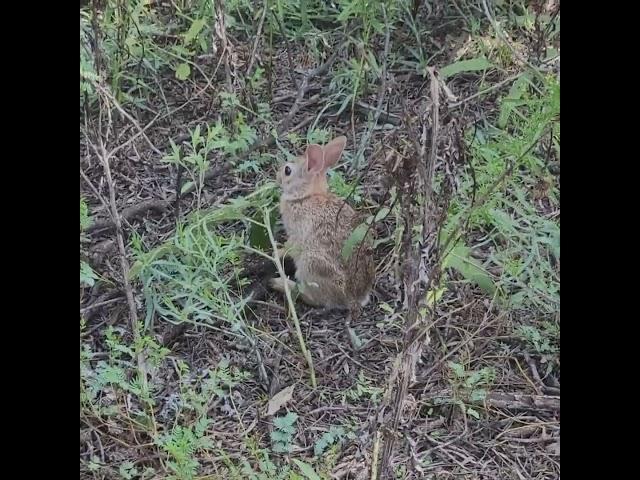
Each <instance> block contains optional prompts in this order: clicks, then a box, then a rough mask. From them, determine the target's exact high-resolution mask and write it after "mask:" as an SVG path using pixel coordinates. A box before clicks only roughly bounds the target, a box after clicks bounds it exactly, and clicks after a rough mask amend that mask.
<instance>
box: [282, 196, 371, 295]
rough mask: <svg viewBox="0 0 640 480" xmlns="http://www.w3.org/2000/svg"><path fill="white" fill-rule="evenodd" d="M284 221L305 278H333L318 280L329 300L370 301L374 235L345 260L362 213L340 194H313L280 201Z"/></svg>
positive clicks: (301, 274)
mask: <svg viewBox="0 0 640 480" xmlns="http://www.w3.org/2000/svg"><path fill="white" fill-rule="evenodd" d="M280 210H281V214H282V219H283V223H284V226H285V229H286V231H287V236H288V238H289V244H290V246H291V256H292V257H293V259H294V261H295V263H296V269H297V274H296V276H297V277H298V278H299V279H300V280H306V281H312V282H313V280H314V278H318V277H320V278H322V279H331V281H332V284H331V285H327V283H328V282H317V283H320V284H321V286H320V287H319V288H323V287H325V285H326V287H325V288H323V290H325V291H324V295H325V297H327V298H328V299H329V301H327V302H320V303H325V304H335V305H344V306H347V305H348V304H349V303H351V302H353V301H356V302H358V303H365V302H366V298H367V296H368V293H369V291H370V290H371V285H372V283H373V278H374V275H375V265H374V262H373V257H372V251H371V236H372V232H369V234H368V235H367V238H366V239H365V241H364V242H362V243H361V244H358V245H356V246H355V248H354V249H353V252H352V254H351V255H350V256H349V258H348V259H347V260H346V261H345V260H344V259H343V256H342V251H343V247H344V245H345V242H346V241H347V239H348V238H349V237H350V236H351V234H352V232H353V231H354V230H355V229H356V228H357V227H358V225H360V224H361V222H362V220H363V218H362V217H361V216H360V215H358V214H357V213H356V212H355V211H354V210H353V208H351V206H350V205H349V204H348V203H346V202H345V201H344V200H342V199H341V198H339V197H337V196H335V195H331V194H330V195H313V196H310V197H307V198H305V199H304V200H300V201H294V202H290V201H283V202H281V205H280Z"/></svg>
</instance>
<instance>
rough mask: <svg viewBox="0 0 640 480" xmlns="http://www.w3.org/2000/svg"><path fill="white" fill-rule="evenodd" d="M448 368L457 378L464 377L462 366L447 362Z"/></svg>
mask: <svg viewBox="0 0 640 480" xmlns="http://www.w3.org/2000/svg"><path fill="white" fill-rule="evenodd" d="M449 368H451V370H453V373H454V374H455V376H456V377H458V378H462V377H464V366H462V365H460V364H459V363H456V362H449Z"/></svg>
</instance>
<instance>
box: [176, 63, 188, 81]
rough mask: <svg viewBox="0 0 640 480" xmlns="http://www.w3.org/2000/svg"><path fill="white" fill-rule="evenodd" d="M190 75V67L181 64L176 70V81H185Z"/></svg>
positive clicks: (186, 64)
mask: <svg viewBox="0 0 640 480" xmlns="http://www.w3.org/2000/svg"><path fill="white" fill-rule="evenodd" d="M189 75H191V67H190V66H189V64H188V63H181V64H180V65H178V68H176V78H177V79H178V80H186V79H187V78H189Z"/></svg>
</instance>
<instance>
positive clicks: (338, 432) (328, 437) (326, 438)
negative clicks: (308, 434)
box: [313, 425, 346, 457]
mask: <svg viewBox="0 0 640 480" xmlns="http://www.w3.org/2000/svg"><path fill="white" fill-rule="evenodd" d="M345 436H346V431H345V429H344V428H343V427H336V426H333V425H332V426H331V428H330V429H329V431H328V432H324V433H323V434H322V436H321V437H320V438H319V439H318V440H316V442H315V443H314V444H313V454H314V455H315V456H316V457H318V456H320V455H322V454H323V453H324V452H325V451H326V450H327V448H329V447H330V446H332V445H334V444H336V443H338V442H340V441H341V440H342V439H343V438H344V437H345Z"/></svg>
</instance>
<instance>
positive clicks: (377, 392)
mask: <svg viewBox="0 0 640 480" xmlns="http://www.w3.org/2000/svg"><path fill="white" fill-rule="evenodd" d="M382 391H383V390H382V388H380V387H376V386H375V385H374V384H373V382H372V381H371V379H369V378H367V376H366V375H365V374H364V373H363V372H362V371H360V372H358V377H357V378H356V383H355V384H354V385H353V386H352V387H351V388H349V389H348V390H347V391H345V392H344V397H345V398H346V399H349V400H354V401H355V400H362V399H369V400H371V401H372V402H373V403H374V404H377V403H378V402H379V401H380V398H381V396H382Z"/></svg>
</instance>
